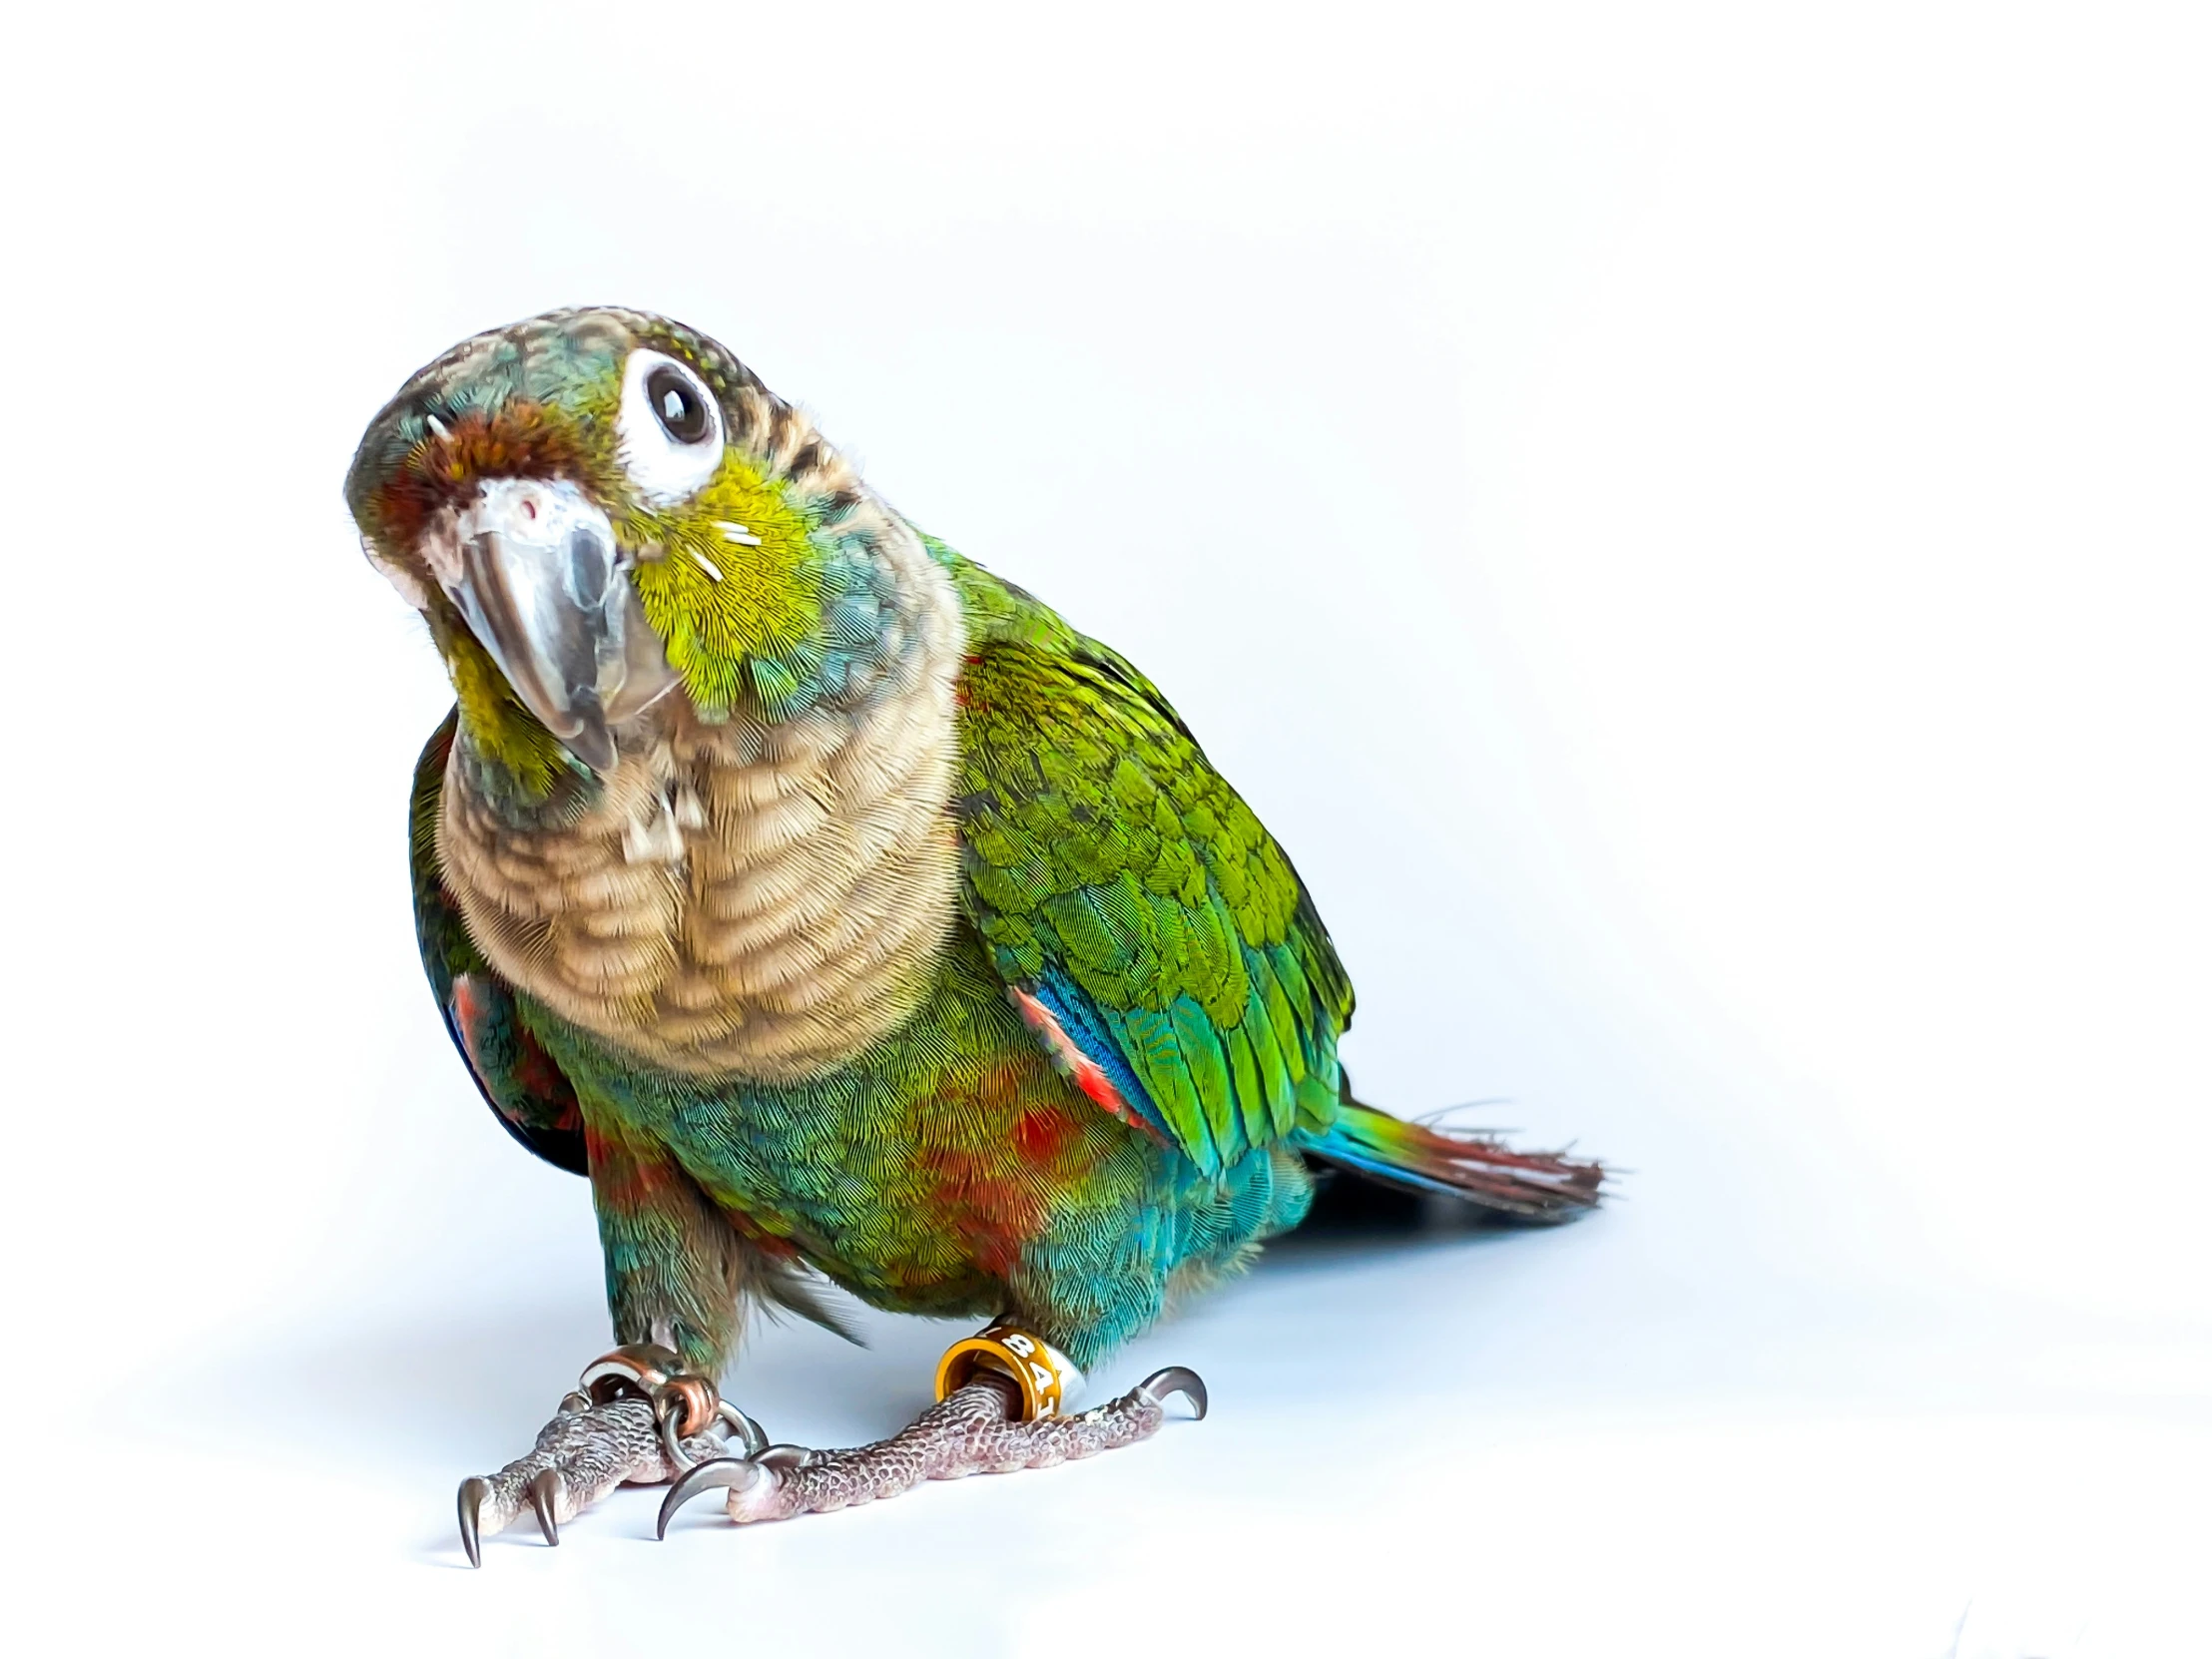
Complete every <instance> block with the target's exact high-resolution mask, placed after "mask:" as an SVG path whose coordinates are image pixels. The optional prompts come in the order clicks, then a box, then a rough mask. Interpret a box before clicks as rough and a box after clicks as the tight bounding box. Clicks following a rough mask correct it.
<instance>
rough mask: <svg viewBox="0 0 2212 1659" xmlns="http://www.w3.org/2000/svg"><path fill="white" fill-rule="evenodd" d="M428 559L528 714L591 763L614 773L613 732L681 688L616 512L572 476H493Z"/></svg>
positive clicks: (429, 542) (433, 544)
mask: <svg viewBox="0 0 2212 1659" xmlns="http://www.w3.org/2000/svg"><path fill="white" fill-rule="evenodd" d="M422 551H423V557H424V561H425V562H426V563H427V564H428V565H429V567H430V572H431V574H432V575H433V576H435V577H436V578H437V581H438V586H439V587H441V588H443V589H444V590H445V595H446V597H447V598H449V599H450V600H452V601H453V603H454V605H455V606H457V607H458V608H459V610H460V613H461V616H462V618H463V620H465V621H466V622H467V623H468V627H469V631H470V632H471V633H473V634H474V635H475V636H476V638H477V640H478V642H479V643H480V644H481V645H482V646H483V647H484V649H485V650H486V651H488V652H490V653H491V656H492V660H493V661H494V662H496V663H497V664H498V665H499V671H500V672H501V673H502V674H504V675H505V676H506V677H507V684H508V685H510V686H512V687H513V688H514V693H515V696H517V697H518V698H520V699H521V700H522V703H523V706H524V707H525V708H527V709H528V710H529V711H530V712H531V713H532V714H534V715H536V716H537V717H538V719H539V720H541V721H542V722H544V723H545V727H546V730H548V731H549V732H551V733H552V734H553V735H554V736H555V737H556V738H558V739H560V740H561V742H562V743H563V744H564V745H566V746H567V748H568V750H569V752H570V753H571V754H573V755H574V756H575V757H576V758H577V759H578V760H580V761H582V762H583V763H584V764H585V765H586V766H588V767H590V768H591V769H592V770H593V771H595V772H598V773H601V774H606V773H610V772H612V771H614V768H615V761H616V754H615V740H614V734H613V732H612V730H611V728H613V727H615V726H619V725H620V724H621V723H622V722H623V721H625V720H628V719H630V718H631V717H632V716H633V715H636V714H639V713H640V712H642V711H643V710H644V709H645V708H646V707H647V706H648V705H649V704H651V703H652V702H654V701H655V700H656V699H657V698H660V697H662V696H663V695H665V694H666V693H667V692H669V691H670V690H672V689H673V688H674V687H675V686H676V684H677V679H676V675H675V674H674V673H673V672H672V671H671V670H670V668H669V666H668V655H667V653H666V651H665V650H664V649H663V648H662V644H661V641H660V639H659V638H658V637H657V636H656V635H655V634H654V632H653V628H652V625H651V624H650V623H648V622H647V621H646V619H645V609H644V607H643V606H642V605H640V604H639V603H638V594H637V589H636V588H635V587H634V586H633V585H632V584H631V581H630V575H629V561H628V560H627V559H626V558H624V557H623V556H622V555H621V554H620V553H619V551H618V549H617V548H616V545H615V533H614V526H613V525H612V524H610V523H609V522H608V521H607V515H606V514H605V513H604V512H602V511H600V509H599V508H598V507H597V506H596V505H594V504H593V503H592V501H591V500H590V499H589V498H588V497H587V496H586V495H585V494H584V492H583V491H582V490H580V489H578V488H577V487H576V486H575V485H574V484H572V483H569V482H568V481H567V480H565V479H543V478H489V479H486V480H485V481H484V482H483V484H482V485H480V486H479V487H478V489H477V492H476V498H475V500H473V501H472V502H470V503H469V504H468V505H467V506H466V507H464V508H462V509H461V510H460V511H459V512H458V513H456V514H455V515H454V516H453V517H452V518H450V519H448V520H446V521H445V522H443V523H441V524H439V525H437V526H435V527H433V529H432V530H431V531H430V533H429V534H428V535H427V536H425V537H424V540H423V549H422Z"/></svg>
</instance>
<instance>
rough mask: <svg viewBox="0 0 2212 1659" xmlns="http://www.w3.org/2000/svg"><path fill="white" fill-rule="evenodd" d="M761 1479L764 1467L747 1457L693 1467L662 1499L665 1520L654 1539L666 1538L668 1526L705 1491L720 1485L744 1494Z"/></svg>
mask: <svg viewBox="0 0 2212 1659" xmlns="http://www.w3.org/2000/svg"><path fill="white" fill-rule="evenodd" d="M760 1478H761V1468H760V1465H759V1464H758V1463H753V1462H749V1461H747V1460H746V1459H745V1458H743V1457H710V1458H708V1459H707V1460H706V1461H705V1462H704V1463H695V1464H693V1465H692V1467H691V1468H690V1469H689V1470H688V1471H687V1472H686V1473H685V1475H684V1477H683V1478H682V1479H681V1480H679V1481H677V1482H676V1484H675V1485H673V1486H671V1487H669V1489H668V1496H667V1497H665V1498H663V1499H662V1500H661V1518H660V1520H659V1521H658V1522H656V1523H655V1525H654V1528H653V1536H654V1537H656V1538H666V1537H667V1536H668V1523H669V1522H670V1521H671V1520H673V1519H675V1517H676V1511H677V1510H679V1509H681V1508H683V1506H684V1505H685V1504H687V1503H689V1502H690V1501H691V1500H692V1499H693V1498H695V1497H697V1496H698V1495H699V1494H700V1493H701V1492H704V1491H707V1490H709V1489H711V1488H713V1487H718V1486H727V1487H728V1488H729V1489H730V1490H731V1491H734V1492H742V1491H744V1490H746V1489H747V1488H748V1487H750V1486H751V1485H752V1484H753V1483H754V1482H755V1481H756V1480H758V1479H760Z"/></svg>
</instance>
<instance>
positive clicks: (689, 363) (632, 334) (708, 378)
mask: <svg viewBox="0 0 2212 1659" xmlns="http://www.w3.org/2000/svg"><path fill="white" fill-rule="evenodd" d="M863 495H864V492H863V491H862V490H861V489H860V486H859V483H858V480H857V478H856V477H855V476H854V475H853V474H852V473H851V471H850V469H849V467H847V466H845V465H844V464H843V463H842V462H841V461H840V460H838V459H837V457H836V456H835V454H834V452H833V451H831V450H830V448H829V447H828V446H827V445H826V444H824V443H823V442H822V441H821V440H820V439H819V438H818V437H816V436H815V435H814V432H813V429H812V427H811V425H810V424H809V423H808V422H807V420H806V418H805V417H804V416H803V415H801V414H799V413H798V412H797V411H796V410H794V409H792V408H791V407H790V406H789V405H787V404H785V403H783V402H782V401H781V400H780V399H778V398H776V397H775V396H774V395H773V394H772V393H770V392H769V391H768V390H767V388H766V387H764V386H763V385H762V384H761V382H760V381H759V380H758V379H757V378H756V377H755V376H754V375H753V374H752V372H751V371H750V370H748V369H747V368H746V367H745V366H744V365H743V364H742V363H740V362H739V361H738V360H737V359H736V358H735V357H733V356H732V355H731V354H730V353H729V352H728V351H727V350H725V349H724V348H723V347H722V346H720V345H718V344H716V343H715V342H714V341H713V340H711V339H708V338H706V337H705V336H703V335H700V334H697V333H695V332H693V331H691V330H690V329H687V328H685V327H683V326H681V325H680V324H677V323H673V322H670V321H668V320H666V319H665V318H662V317H657V316H651V315H647V314H645V313H642V312H637V311H625V310H614V309H593V310H569V311H555V312H549V313H548V314H546V315H544V316H538V317H532V318H530V319H529V320H528V321H525V322H519V323H516V324H514V325H512V326H511V327H506V328H499V329H495V330H493V331H491V332H489V333H484V334H479V335H477V336H476V337H475V338H473V339H469V340H465V341H463V342H462V343H461V344H459V345H457V346H455V347H454V348H453V349H452V350H450V351H448V352H446V353H445V355H443V356H442V357H439V358H438V359H437V360H436V361H435V362H432V363H430V364H429V365H428V366H427V367H425V368H423V369H421V370H420V371H419V372H418V373H416V374H415V375H414V376H413V378H411V379H410V380H408V382H407V383H406V385H404V386H403V387H401V388H400V391H399V393H398V395H397V396H395V397H394V398H393V399H392V400H391V401H390V402H389V403H387V404H386V405H385V406H384V407H383V409H382V410H381V411H379V412H378V414H377V416H376V418H375V419H374V420H373V421H372V422H370V424H369V427H368V430H367V432H366V433H365V434H364V435H363V436H362V438H361V443H360V448H359V450H358V451H357V452H356V453H355V455H354V457H353V466H352V470H351V471H350V472H349V473H348V474H347V476H346V481H345V497H346V503H347V505H348V506H349V507H350V508H351V509H352V513H353V518H354V521H355V523H356V524H357V525H358V526H359V528H360V532H361V542H362V546H363V548H364V549H365V550H366V552H367V554H368V557H369V560H370V562H371V563H373V564H374V565H375V566H376V568H377V569H378V570H380V571H382V572H383V573H384V575H385V576H386V577H388V578H389V579H390V581H391V583H392V585H393V586H394V587H395V588H397V589H398V590H399V592H400V594H401V596H402V597H404V598H405V599H406V601H407V602H408V603H409V604H410V605H412V606H414V607H415V609H416V610H418V611H420V612H421V613H422V615H423V617H424V618H425V620H426V621H427V622H428V624H429V626H430V631H431V634H432V636H433V638H434V639H435V640H436V642H437V645H438V649H439V651H440V653H441V654H442V655H443V656H444V658H445V663H446V667H447V670H448V672H449V673H450V675H451V677H452V681H453V687H454V692H455V694H456V697H457V698H458V701H459V704H460V711H461V718H462V722H463V724H464V726H465V727H466V729H467V731H468V733H469V735H470V738H471V740H472V742H473V744H474V746H475V748H476V750H477V751H478V752H480V753H481V754H482V755H483V756H484V757H485V758H486V759H488V760H490V761H492V762H494V763H496V764H497V765H498V766H499V767H500V768H501V769H502V770H503V771H505V772H506V773H507V774H508V775H509V776H510V778H511V779H512V780H513V781H514V782H515V783H516V784H517V785H518V786H520V787H522V788H523V789H524V790H525V791H526V792H527V793H530V794H534V795H539V796H542V795H544V794H546V793H547V792H548V791H550V789H551V788H552V787H553V785H554V783H555V782H557V781H558V780H559V779H561V778H562V777H563V776H566V775H570V774H575V773H579V772H581V771H582V769H584V768H589V769H590V771H591V772H593V773H598V774H606V773H608V772H611V771H612V770H613V769H614V767H615V766H616V765H617V763H618V760H619V748H620V744H621V740H622V734H623V731H624V728H625V727H626V725H629V724H630V723H634V722H636V721H638V720H639V718H640V717H641V716H643V715H644V714H645V713H646V712H647V711H648V710H649V709H651V708H653V707H654V706H655V705H657V704H658V703H659V702H660V701H661V700H662V699H664V698H666V697H669V696H671V695H672V694H679V693H680V694H681V695H683V696H685V697H687V698H688V699H689V701H690V703H691V705H692V706H693V708H694V709H695V710H696V711H697V712H698V713H699V714H700V715H702V716H703V717H704V718H706V719H708V720H720V719H724V718H727V717H728V715H729V714H730V713H731V711H732V710H733V709H734V708H736V707H739V706H744V707H746V708H747V709H749V710H751V711H755V712H758V713H761V714H762V715H763V716H764V717H765V718H769V719H777V718H784V717H788V716H789V715H790V714H791V713H793V712H795V711H796V710H799V709H803V708H804V707H806V706H807V705H808V704H809V702H810V700H811V699H814V698H817V697H820V696H822V695H823V694H824V687H825V684H826V675H831V676H833V675H835V674H842V673H849V672H851V664H850V663H849V662H848V661H846V660H844V659H845V658H848V657H849V656H850V655H851V651H850V649H847V650H846V651H844V652H843V654H842V655H841V656H840V653H839V642H840V641H841V642H844V643H845V645H846V646H847V647H848V648H856V647H858V646H860V645H861V644H863V643H864V642H865V641H866V639H867V638H869V637H870V636H871V635H873V634H875V633H877V632H879V631H880V629H881V627H882V624H883V621H884V618H885V615H886V605H885V601H886V600H887V597H888V596H887V595H885V594H883V593H882V592H881V591H880V589H881V587H882V583H881V582H880V580H879V579H878V578H877V576H876V575H874V574H872V573H873V570H874V566H873V561H871V560H870V559H869V558H867V557H866V556H865V549H864V548H863V547H859V546H857V545H856V542H855V535H854V531H855V528H856V526H855V524H854V523H853V522H852V521H854V520H855V516H856V515H855V508H856V507H858V506H859V505H860V504H861V500H862V497H863ZM857 516H858V517H869V516H878V517H879V516H880V515H867V514H862V515H857Z"/></svg>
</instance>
